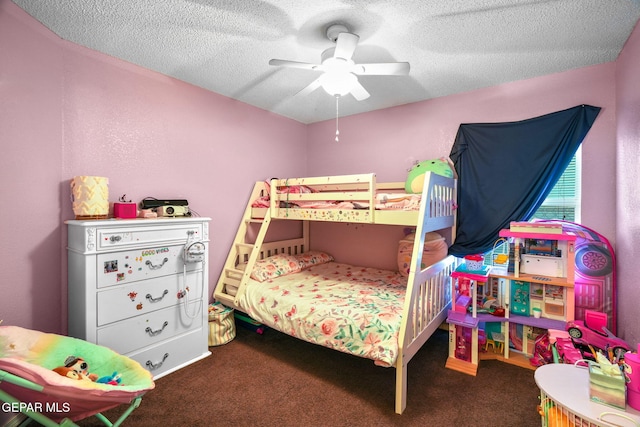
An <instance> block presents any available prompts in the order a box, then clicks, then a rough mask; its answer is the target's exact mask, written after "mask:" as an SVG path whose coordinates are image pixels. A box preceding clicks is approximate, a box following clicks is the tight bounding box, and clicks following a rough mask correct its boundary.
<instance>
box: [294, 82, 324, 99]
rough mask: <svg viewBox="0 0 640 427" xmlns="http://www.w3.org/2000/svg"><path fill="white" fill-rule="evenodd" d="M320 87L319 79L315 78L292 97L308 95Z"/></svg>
mask: <svg viewBox="0 0 640 427" xmlns="http://www.w3.org/2000/svg"><path fill="white" fill-rule="evenodd" d="M320 85H321V80H320V78H317V79H315V80H314V81H312V82H311V83H309V84H308V85H307V86H305V87H303V88H302V89H301V90H300V91H298V93H296V94H295V95H294V96H305V95H309V94H310V93H311V92H313V91H314V90H316V89H318V88H319V87H320Z"/></svg>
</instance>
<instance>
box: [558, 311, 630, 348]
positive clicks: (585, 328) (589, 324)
mask: <svg viewBox="0 0 640 427" xmlns="http://www.w3.org/2000/svg"><path fill="white" fill-rule="evenodd" d="M606 325H607V315H606V314H605V313H601V312H599V311H593V310H585V313H584V321H582V320H573V321H570V322H567V326H566V330H567V332H568V333H569V336H570V337H571V339H572V340H573V343H574V345H575V346H576V347H578V348H579V347H582V348H583V349H584V351H583V354H584V353H586V352H587V351H588V352H589V353H590V354H591V356H592V358H595V356H596V355H595V354H593V351H591V350H590V347H591V348H595V349H596V350H601V351H604V352H607V353H608V352H611V353H613V356H615V357H617V358H618V359H621V358H623V357H624V353H626V352H627V351H630V350H631V347H629V345H628V344H627V343H626V342H625V341H624V340H623V339H621V338H618V337H616V336H615V335H613V333H612V332H611V331H609V330H608V329H607V327H606Z"/></svg>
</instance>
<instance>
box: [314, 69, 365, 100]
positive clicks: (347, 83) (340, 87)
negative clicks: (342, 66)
mask: <svg viewBox="0 0 640 427" xmlns="http://www.w3.org/2000/svg"><path fill="white" fill-rule="evenodd" d="M357 82H358V78H357V77H356V76H355V75H354V74H351V73H345V72H333V71H327V72H326V73H324V74H323V75H322V76H320V85H321V86H322V88H323V89H324V90H325V92H327V93H328V94H329V95H333V96H344V95H346V94H348V93H349V92H351V89H353V87H354V85H355V84H356V83H357Z"/></svg>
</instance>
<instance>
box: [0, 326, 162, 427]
mask: <svg viewBox="0 0 640 427" xmlns="http://www.w3.org/2000/svg"><path fill="white" fill-rule="evenodd" d="M70 355H75V356H81V357H82V358H84V359H85V360H86V361H87V362H88V363H89V366H90V367H91V370H92V372H93V373H95V374H96V375H97V376H99V377H110V376H112V375H113V373H114V372H117V373H118V375H119V376H120V380H121V382H120V383H118V382H114V383H113V384H104V383H100V382H94V381H91V380H90V379H72V378H71V377H67V376H62V375H61V374H59V373H58V372H56V371H54V370H53V369H54V368H58V367H61V365H64V363H65V359H66V358H67V357H69V356H70ZM154 386H155V384H154V382H153V379H152V376H151V373H149V371H147V370H146V369H144V368H143V367H142V366H140V364H139V363H138V362H136V361H135V360H133V359H130V358H128V357H126V356H122V355H120V354H118V353H116V352H114V351H113V350H111V349H108V348H106V347H102V346H99V345H96V344H92V343H90V342H87V341H83V340H80V339H76V338H71V337H65V336H62V335H56V334H47V333H43V332H38V331H33V330H29V329H23V328H20V327H17V326H0V400H2V401H3V402H6V403H8V404H10V407H11V408H12V411H13V412H18V411H19V412H22V413H23V414H25V415H26V416H28V417H29V418H31V419H33V420H35V421H37V422H38V423H40V424H41V425H44V426H46V427H50V426H75V425H76V424H75V423H74V422H73V421H78V420H81V419H84V418H87V417H90V416H95V417H96V418H98V419H99V420H100V421H101V422H103V423H104V424H105V425H107V426H118V425H120V424H121V423H122V422H123V421H124V420H125V419H126V418H127V417H128V416H129V414H130V413H131V412H133V410H135V409H136V408H137V407H138V406H139V405H140V402H141V400H142V395H143V394H144V393H146V392H147V391H149V390H151V389H153V388H154ZM125 403H126V404H129V407H128V408H127V409H126V410H125V412H124V413H123V414H122V415H121V416H120V418H119V419H118V420H117V421H116V422H115V423H111V422H110V421H109V420H108V419H107V418H106V417H105V416H104V415H102V414H101V413H100V412H102V411H106V410H108V409H111V408H114V407H116V406H118V405H121V404H125ZM13 408H15V410H13Z"/></svg>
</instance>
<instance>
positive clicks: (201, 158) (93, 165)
mask: <svg viewBox="0 0 640 427" xmlns="http://www.w3.org/2000/svg"><path fill="white" fill-rule="evenodd" d="M0 57H1V58H2V61H0V99H2V102H1V103H0V140H1V141H2V148H3V156H2V160H0V162H2V163H1V166H2V167H1V168H0V177H2V182H3V184H2V196H3V199H4V200H5V201H10V202H8V203H7V205H11V206H14V208H11V209H2V210H1V211H0V212H1V213H0V215H2V217H1V220H2V221H1V222H0V223H1V225H0V230H1V236H2V242H3V245H2V249H1V251H2V254H1V256H2V260H3V269H2V276H1V282H0V291H1V293H2V298H1V299H0V319H4V321H5V322H6V323H10V324H16V325H20V326H25V327H30V328H35V329H40V330H45V331H51V332H66V327H67V325H66V318H67V304H66V297H67V294H66V289H67V286H66V280H67V278H66V263H67V257H66V249H65V248H66V227H65V226H64V224H63V222H64V221H65V220H67V219H72V218H73V212H72V210H71V202H70V190H69V181H70V179H71V178H72V177H73V176H75V175H99V176H107V177H109V179H110V183H109V191H110V200H111V201H115V200H117V199H118V197H119V196H120V195H122V194H125V193H126V195H127V197H128V198H131V199H132V200H134V201H139V200H141V199H143V198H144V197H147V196H153V197H159V198H163V197H166V198H186V199H188V200H189V204H190V206H191V207H192V208H193V209H194V210H195V211H196V212H198V213H199V214H200V215H201V216H208V217H211V218H212V222H211V225H210V234H211V237H212V244H211V254H210V259H209V267H210V270H211V282H210V288H211V290H213V286H214V285H215V282H216V280H217V278H218V274H219V271H220V269H221V267H222V264H223V263H224V259H225V257H226V254H227V252H228V249H229V247H230V245H231V242H232V239H233V237H234V236H235V232H236V230H237V226H238V221H239V218H240V215H241V213H242V211H243V210H244V207H245V206H246V203H247V198H248V197H249V193H250V190H251V188H252V184H253V183H254V182H255V181H259V180H263V179H265V178H268V177H271V176H274V174H275V175H279V176H299V175H304V173H305V172H306V166H305V159H306V147H305V145H304V141H305V138H306V127H305V126H304V125H302V124H300V123H298V122H295V121H293V120H289V119H286V118H283V117H280V116H276V115H273V114H270V113H268V112H265V111H263V110H260V109H257V108H254V107H251V106H249V105H246V104H242V103H240V102H237V101H234V100H231V99H229V98H225V97H223V96H220V95H217V94H214V93H211V92H208V91H205V90H203V89H200V88H197V87H194V86H191V85H188V84H185V83H183V82H180V81H177V80H174V79H171V78H169V77H166V76H163V75H160V74H157V73H154V72H151V71H148V70H145V69H142V68H140V67H137V66H134V65H131V64H129V63H126V62H123V61H120V60H116V59H114V58H111V57H108V56H106V55H102V54H99V53H97V52H94V51H91V50H88V49H85V48H83V47H80V46H78V45H74V44H72V43H68V42H66V41H64V40H60V39H59V38H58V37H57V36H55V35H53V34H52V33H50V32H49V31H48V30H46V29H45V28H43V27H42V26H41V25H40V24H39V23H38V22H37V21H35V20H34V19H32V18H31V17H29V16H28V15H27V14H26V13H24V12H23V11H22V10H21V9H19V8H18V7H17V6H15V5H14V4H13V3H11V2H10V1H8V0H0ZM282 153H287V154H288V156H290V158H295V159H297V160H296V161H295V162H291V161H288V160H287V161H284V160H283V156H282ZM221 200H224V201H225V206H226V207H225V208H224V209H222V208H221V207H220V201H221Z"/></svg>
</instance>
